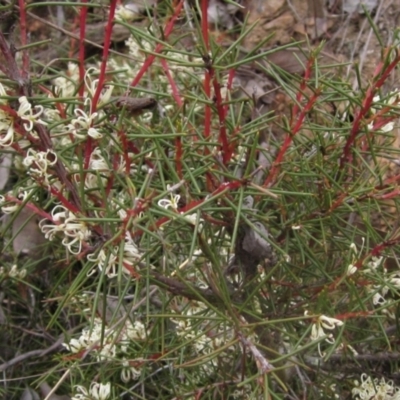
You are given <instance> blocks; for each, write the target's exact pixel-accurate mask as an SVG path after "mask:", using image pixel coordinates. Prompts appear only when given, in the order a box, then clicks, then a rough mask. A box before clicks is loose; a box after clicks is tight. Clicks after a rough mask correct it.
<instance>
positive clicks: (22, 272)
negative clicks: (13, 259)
mask: <svg viewBox="0 0 400 400" xmlns="http://www.w3.org/2000/svg"><path fill="white" fill-rule="evenodd" d="M26 273H27V271H26V269H25V268H22V269H19V268H18V266H17V265H16V264H14V265H13V266H12V267H11V269H10V270H9V271H6V269H5V268H4V267H0V276H7V275H8V276H9V277H10V278H16V279H24V278H25V276H26Z"/></svg>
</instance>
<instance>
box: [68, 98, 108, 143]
mask: <svg viewBox="0 0 400 400" xmlns="http://www.w3.org/2000/svg"><path fill="white" fill-rule="evenodd" d="M91 104H92V102H91V99H86V100H85V107H87V108H88V109H89V114H87V113H86V112H85V111H83V110H81V109H80V108H76V109H75V110H74V114H75V116H76V117H77V118H74V119H72V121H71V124H69V128H70V130H71V132H72V134H73V135H75V136H76V137H77V138H79V139H84V138H85V137H86V134H84V135H83V134H81V131H85V132H86V133H88V134H89V129H90V128H92V125H93V123H94V120H95V119H96V118H97V116H98V113H97V112H94V113H91V114H90V109H91V107H92V105H91ZM93 129H94V128H93ZM90 133H91V134H92V135H94V136H96V135H101V134H100V133H99V132H98V131H96V132H95V131H93V130H91V131H90Z"/></svg>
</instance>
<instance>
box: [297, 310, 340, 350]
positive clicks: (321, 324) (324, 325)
mask: <svg viewBox="0 0 400 400" xmlns="http://www.w3.org/2000/svg"><path fill="white" fill-rule="evenodd" d="M304 315H308V311H306V312H305V313H304ZM342 325H343V321H341V320H340V319H337V318H331V317H327V316H326V315H320V316H319V317H318V318H317V319H316V320H315V322H314V323H313V324H312V326H311V336H310V337H311V340H312V341H317V340H319V339H321V338H325V341H326V342H328V343H330V344H333V343H335V339H334V337H333V334H332V333H328V334H326V333H325V331H324V329H327V330H330V331H332V330H334V329H335V328H336V327H339V326H342ZM318 351H319V354H320V356H321V357H322V356H323V355H322V353H321V349H320V343H318Z"/></svg>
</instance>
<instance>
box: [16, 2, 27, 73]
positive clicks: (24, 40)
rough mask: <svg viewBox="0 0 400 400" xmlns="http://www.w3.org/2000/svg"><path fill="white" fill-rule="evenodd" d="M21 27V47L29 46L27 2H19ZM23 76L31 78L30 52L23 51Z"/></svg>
mask: <svg viewBox="0 0 400 400" xmlns="http://www.w3.org/2000/svg"><path fill="white" fill-rule="evenodd" d="M18 3H19V22H20V23H19V26H20V29H21V35H20V36H21V46H26V45H27V31H26V10H25V1H24V0H19V1H18ZM21 75H22V77H23V78H24V79H27V78H28V77H29V54H28V50H23V51H22V71H21Z"/></svg>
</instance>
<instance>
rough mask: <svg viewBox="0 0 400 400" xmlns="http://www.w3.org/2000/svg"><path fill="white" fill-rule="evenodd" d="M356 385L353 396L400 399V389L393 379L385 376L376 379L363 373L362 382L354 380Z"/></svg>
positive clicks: (369, 399)
mask: <svg viewBox="0 0 400 400" xmlns="http://www.w3.org/2000/svg"><path fill="white" fill-rule="evenodd" d="M354 385H355V387H354V388H353V389H352V391H351V393H352V396H353V398H355V399H360V400H400V390H399V388H398V387H396V386H394V384H393V381H391V380H390V381H387V382H386V381H385V378H381V379H380V380H379V379H374V380H372V378H371V377H370V376H368V375H367V374H362V375H361V384H360V383H359V382H358V381H355V382H354Z"/></svg>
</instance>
